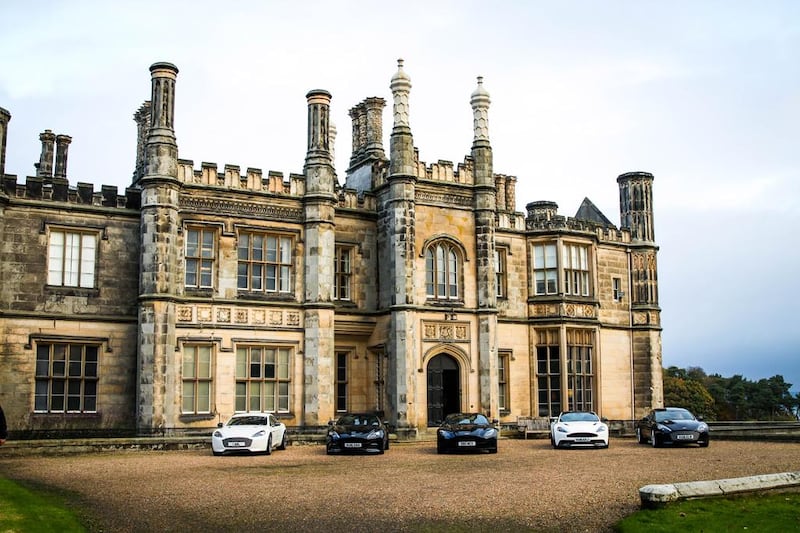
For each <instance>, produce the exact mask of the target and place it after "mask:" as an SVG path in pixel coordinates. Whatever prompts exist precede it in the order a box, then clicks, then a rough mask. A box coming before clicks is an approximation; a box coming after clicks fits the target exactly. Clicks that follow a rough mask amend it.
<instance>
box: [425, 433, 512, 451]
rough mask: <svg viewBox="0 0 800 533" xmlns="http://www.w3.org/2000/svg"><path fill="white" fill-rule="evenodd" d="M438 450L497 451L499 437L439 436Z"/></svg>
mask: <svg viewBox="0 0 800 533" xmlns="http://www.w3.org/2000/svg"><path fill="white" fill-rule="evenodd" d="M436 448H437V450H438V451H440V452H441V451H447V452H474V451H487V450H488V451H492V452H496V451H497V439H481V438H477V437H470V436H464V437H453V438H451V439H443V438H441V437H439V438H438V439H437V441H436Z"/></svg>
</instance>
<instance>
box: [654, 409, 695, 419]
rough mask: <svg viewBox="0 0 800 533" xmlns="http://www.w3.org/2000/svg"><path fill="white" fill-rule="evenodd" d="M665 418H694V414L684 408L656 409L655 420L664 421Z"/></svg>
mask: <svg viewBox="0 0 800 533" xmlns="http://www.w3.org/2000/svg"><path fill="white" fill-rule="evenodd" d="M665 420H694V416H692V413H690V412H689V411H687V410H686V409H667V410H666V411H656V422H664V421H665Z"/></svg>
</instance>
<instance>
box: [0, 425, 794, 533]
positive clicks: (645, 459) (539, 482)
mask: <svg viewBox="0 0 800 533" xmlns="http://www.w3.org/2000/svg"><path fill="white" fill-rule="evenodd" d="M435 448H436V445H435V443H413V444H405V443H403V444H395V443H393V444H392V447H391V448H390V449H389V450H388V451H387V452H386V454H385V455H382V456H369V457H367V456H327V455H325V451H324V448H323V447H322V446H320V445H293V446H290V447H289V448H288V449H287V450H285V451H275V452H273V454H272V455H269V456H225V457H214V456H212V455H211V451H210V449H209V450H207V451H205V450H203V451H168V452H158V451H126V452H102V453H94V454H80V455H64V456H56V457H54V456H25V457H7V458H3V457H0V472H1V473H2V475H3V476H6V477H8V478H11V479H14V480H18V481H21V482H24V483H26V484H33V485H34V486H46V487H50V488H55V489H58V490H63V491H65V492H66V493H67V494H69V496H70V499H71V500H72V501H75V502H77V504H78V506H79V507H80V508H82V509H83V510H84V512H85V515H86V519H87V522H88V524H89V529H90V531H103V532H140V531H141V532H145V531H147V532H151V531H190V530H194V531H244V530H247V529H251V530H267V529H271V528H276V529H280V530H283V531H304V532H315V531H328V532H330V531H356V532H358V531H364V532H367V531H381V530H382V531H470V532H473V531H487V532H489V531H491V532H497V531H591V532H596V531H610V530H611V529H612V527H613V525H614V524H615V523H616V522H617V521H619V520H620V519H621V518H623V517H624V516H626V515H628V514H630V513H632V512H634V511H636V510H637V509H638V508H639V494H638V489H639V488H640V487H642V486H644V485H649V484H653V483H676V482H682V481H697V480H710V479H722V478H730V477H740V476H749V475H757V474H770V473H777V472H793V471H798V470H800V453H799V452H800V444H798V443H779V442H764V443H762V442H739V441H712V442H711V446H709V447H708V448H696V447H687V448H675V449H673V448H660V449H656V450H654V449H652V448H651V447H649V446H645V445H637V444H636V442H635V440H633V439H612V441H611V446H610V447H609V448H608V449H607V450H583V449H578V450H553V449H551V448H550V445H549V442H548V441H546V440H515V439H508V440H502V441H501V442H500V450H499V452H498V453H497V454H496V455H490V454H485V455H437V454H436V450H435Z"/></svg>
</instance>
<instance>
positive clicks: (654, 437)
mask: <svg viewBox="0 0 800 533" xmlns="http://www.w3.org/2000/svg"><path fill="white" fill-rule="evenodd" d="M650 444H652V445H653V448H658V436H657V435H656V432H655V431H651V432H650Z"/></svg>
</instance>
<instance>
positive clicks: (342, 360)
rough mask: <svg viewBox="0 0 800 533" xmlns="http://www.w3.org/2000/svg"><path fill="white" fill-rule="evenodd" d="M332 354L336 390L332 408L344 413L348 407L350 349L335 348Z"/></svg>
mask: <svg viewBox="0 0 800 533" xmlns="http://www.w3.org/2000/svg"><path fill="white" fill-rule="evenodd" d="M334 354H335V355H334V356H335V358H336V359H335V361H334V364H335V370H334V378H333V382H334V390H335V391H336V392H335V397H336V399H335V405H334V410H335V412H337V413H345V412H347V411H348V410H349V408H350V367H351V362H350V361H351V359H352V350H349V349H337V350H335V351H334Z"/></svg>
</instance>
